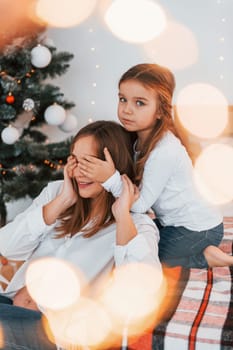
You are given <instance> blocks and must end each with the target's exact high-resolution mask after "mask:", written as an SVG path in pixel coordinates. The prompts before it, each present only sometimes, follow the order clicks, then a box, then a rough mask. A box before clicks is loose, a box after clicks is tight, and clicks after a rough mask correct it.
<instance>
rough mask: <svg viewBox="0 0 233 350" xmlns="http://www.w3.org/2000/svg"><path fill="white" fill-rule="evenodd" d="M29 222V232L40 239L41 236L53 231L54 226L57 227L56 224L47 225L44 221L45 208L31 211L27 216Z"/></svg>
mask: <svg viewBox="0 0 233 350" xmlns="http://www.w3.org/2000/svg"><path fill="white" fill-rule="evenodd" d="M27 216H28V218H27V222H28V226H29V232H30V234H31V236H32V237H33V238H34V237H38V236H40V235H43V236H44V235H45V234H46V233H47V232H48V231H50V230H51V228H52V227H53V226H55V225H56V223H54V224H52V225H47V224H46V223H45V221H44V217H43V206H39V207H37V208H35V209H34V210H32V211H30V212H29V213H28V214H27Z"/></svg>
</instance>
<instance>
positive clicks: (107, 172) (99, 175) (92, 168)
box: [79, 147, 116, 182]
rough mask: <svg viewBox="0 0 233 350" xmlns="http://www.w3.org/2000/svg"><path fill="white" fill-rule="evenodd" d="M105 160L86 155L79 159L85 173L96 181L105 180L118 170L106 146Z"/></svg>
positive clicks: (81, 168) (80, 166)
mask: <svg viewBox="0 0 233 350" xmlns="http://www.w3.org/2000/svg"><path fill="white" fill-rule="evenodd" d="M104 156H105V160H102V159H99V158H96V157H93V156H89V155H86V156H85V157H83V158H81V159H79V168H80V170H81V172H82V173H83V175H85V176H87V177H88V178H89V179H90V180H92V181H96V182H105V181H106V180H107V179H109V178H110V177H111V176H112V175H113V174H114V173H115V171H116V169H115V165H114V162H113V160H112V157H111V154H110V153H109V151H108V149H107V147H105V148H104Z"/></svg>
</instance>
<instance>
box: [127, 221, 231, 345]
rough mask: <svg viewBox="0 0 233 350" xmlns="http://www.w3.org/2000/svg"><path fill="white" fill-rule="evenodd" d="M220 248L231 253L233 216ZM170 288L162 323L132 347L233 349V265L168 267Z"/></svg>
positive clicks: (226, 224)
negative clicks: (193, 267) (205, 267)
mask: <svg viewBox="0 0 233 350" xmlns="http://www.w3.org/2000/svg"><path fill="white" fill-rule="evenodd" d="M224 227H225V230H224V239H223V241H222V243H221V246H220V247H221V249H222V250H223V251H225V252H226V253H228V254H232V242H233V218H225V220H224ZM164 273H165V275H166V277H167V282H168V292H167V294H166V297H165V298H164V302H163V304H162V306H161V314H160V315H159V319H160V321H161V320H162V321H161V322H160V323H159V322H158V323H159V324H158V325H157V327H156V328H155V329H154V331H153V333H152V332H150V333H148V334H146V335H145V336H143V337H141V338H140V339H139V340H138V341H137V342H136V343H135V344H132V345H130V347H129V349H130V350H131V349H132V350H151V349H153V350H210V349H211V350H230V349H231V350H232V349H233V293H232V292H233V267H230V268H228V267H218V268H209V269H185V268H181V267H176V268H170V269H165V270H164Z"/></svg>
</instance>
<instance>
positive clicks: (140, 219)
mask: <svg viewBox="0 0 233 350" xmlns="http://www.w3.org/2000/svg"><path fill="white" fill-rule="evenodd" d="M61 185H62V181H54V182H51V183H49V184H48V186H47V187H45V188H44V189H43V191H42V192H41V194H40V195H39V196H38V197H37V198H36V199H35V200H34V201H33V203H32V204H31V206H30V207H29V208H28V209H26V210H25V211H24V212H23V213H21V214H19V215H18V216H17V217H16V218H15V219H14V220H13V221H12V222H11V223H9V224H7V225H6V226H4V227H2V228H1V229H0V254H1V255H3V256H5V257H6V258H7V259H10V260H25V263H23V265H22V266H21V267H20V268H19V270H18V271H17V272H16V274H15V275H14V277H13V278H12V280H11V281H10V282H9V284H8V286H7V288H6V289H5V290H3V289H1V287H0V293H1V294H2V295H5V296H8V297H13V296H14V295H15V293H16V292H17V291H18V290H19V289H20V288H22V287H23V286H24V284H25V272H26V269H27V266H28V264H29V263H30V262H31V261H32V260H33V259H36V258H39V257H45V256H46V257H48V256H52V257H57V258H61V259H64V260H66V261H68V262H70V263H72V264H74V266H76V267H78V268H79V270H81V272H82V273H83V274H84V276H85V280H86V281H87V282H88V283H90V284H91V285H92V284H93V287H94V284H95V282H96V280H98V279H99V278H102V277H106V278H107V276H109V274H110V272H111V271H112V268H113V267H114V266H119V265H123V264H126V263H129V262H143V263H148V264H152V265H154V266H156V267H157V270H158V272H159V273H160V274H161V276H162V270H161V265H160V261H159V258H158V241H159V233H158V229H157V228H156V226H155V224H154V223H153V221H152V220H151V219H150V218H149V217H148V216H147V215H145V214H132V217H133V220H134V223H135V225H136V228H137V232H138V235H137V236H136V237H134V238H133V239H132V240H131V241H130V242H129V243H128V244H126V245H124V246H117V245H116V243H115V240H116V224H115V223H114V224H112V225H110V226H108V227H106V228H104V229H101V230H100V231H99V232H98V233H97V234H95V235H93V236H92V237H90V238H85V237H84V236H83V232H78V233H77V234H76V235H74V236H73V237H65V238H59V239H55V238H54V237H55V235H56V234H57V232H56V231H55V227H56V226H57V225H58V224H59V222H56V223H55V224H53V225H46V224H45V222H44V219H43V214H42V208H43V206H44V205H45V204H46V203H48V202H50V201H51V200H52V199H53V198H55V197H56V196H57V194H58V193H59V191H60V188H61ZM97 277H98V278H97ZM0 278H1V275H0ZM161 280H162V277H161ZM91 289H92V290H93V288H91Z"/></svg>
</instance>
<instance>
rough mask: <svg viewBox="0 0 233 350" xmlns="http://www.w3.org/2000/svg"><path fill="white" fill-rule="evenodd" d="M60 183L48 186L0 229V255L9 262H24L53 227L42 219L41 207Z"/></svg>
mask: <svg viewBox="0 0 233 350" xmlns="http://www.w3.org/2000/svg"><path fill="white" fill-rule="evenodd" d="M61 183H62V182H61V181H56V182H52V183H50V184H48V185H47V186H46V187H45V188H44V189H43V190H42V191H41V193H40V195H39V196H38V197H37V198H35V199H34V200H33V202H32V204H31V205H30V206H29V207H28V208H27V209H26V210H25V211H24V212H22V213H20V214H19V215H17V216H16V217H15V219H14V220H13V221H12V222H10V223H8V224H7V225H5V226H4V227H2V228H1V229H0V254H2V255H3V256H5V257H7V258H8V259H11V260H26V259H27V258H28V257H29V256H30V255H31V253H32V251H33V250H34V249H35V248H36V247H37V245H38V244H39V242H40V241H41V240H42V239H43V237H44V236H45V235H46V234H47V233H49V232H50V231H51V230H52V229H53V226H50V225H46V223H45V222H44V219H43V209H42V208H43V206H44V205H45V204H46V203H48V202H49V201H50V200H52V199H53V198H54V197H55V196H56V195H57V193H58V192H59V190H60V187H61Z"/></svg>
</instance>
